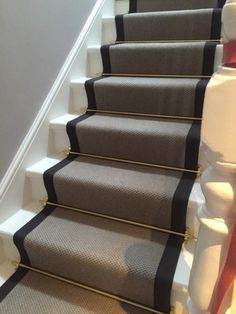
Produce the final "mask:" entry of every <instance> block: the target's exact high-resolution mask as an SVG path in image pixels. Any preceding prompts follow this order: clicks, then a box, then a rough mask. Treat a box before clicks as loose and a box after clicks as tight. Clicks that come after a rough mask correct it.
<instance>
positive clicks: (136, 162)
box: [63, 149, 201, 176]
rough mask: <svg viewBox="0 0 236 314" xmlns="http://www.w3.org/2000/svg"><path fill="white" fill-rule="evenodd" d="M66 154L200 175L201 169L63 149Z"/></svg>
mask: <svg viewBox="0 0 236 314" xmlns="http://www.w3.org/2000/svg"><path fill="white" fill-rule="evenodd" d="M63 152H64V153H65V154H66V155H69V154H71V155H78V156H82V157H88V158H94V159H101V160H109V161H116V162H122V163H126V164H133V165H138V166H146V167H152V168H157V169H164V170H172V171H179V172H188V173H193V174H196V175H197V176H200V175H201V170H200V168H199V170H191V169H185V168H177V167H171V166H163V165H156V164H149V163H145V162H140V161H133V160H127V159H119V158H113V157H105V156H99V155H92V154H85V153H78V152H73V151H71V150H69V149H68V150H64V151H63Z"/></svg>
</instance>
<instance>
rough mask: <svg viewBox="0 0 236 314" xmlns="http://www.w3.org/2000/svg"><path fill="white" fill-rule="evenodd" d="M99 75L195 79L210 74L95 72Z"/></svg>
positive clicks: (208, 76)
mask: <svg viewBox="0 0 236 314" xmlns="http://www.w3.org/2000/svg"><path fill="white" fill-rule="evenodd" d="M96 75H97V76H98V77H100V76H121V77H122V76H123V77H157V78H158V77H160V78H195V79H203V78H205V79H210V78H211V77H212V75H188V74H148V73H146V74H145V73H144V74H140V73H106V72H100V73H97V74H96Z"/></svg>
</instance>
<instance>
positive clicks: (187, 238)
mask: <svg viewBox="0 0 236 314" xmlns="http://www.w3.org/2000/svg"><path fill="white" fill-rule="evenodd" d="M191 240H193V241H195V242H196V241H197V238H196V237H195V236H194V235H193V234H191V233H190V230H189V228H186V231H185V236H184V241H185V242H188V241H191Z"/></svg>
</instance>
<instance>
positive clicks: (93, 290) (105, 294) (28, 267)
mask: <svg viewBox="0 0 236 314" xmlns="http://www.w3.org/2000/svg"><path fill="white" fill-rule="evenodd" d="M14 265H15V266H17V267H20V268H24V269H28V270H30V271H33V272H35V273H38V274H41V275H44V276H47V277H50V278H53V279H56V280H59V281H62V282H65V283H67V284H70V285H72V286H75V287H79V288H81V289H84V290H87V291H90V292H93V293H96V294H99V295H102V296H104V297H107V298H110V299H113V300H115V301H118V302H122V303H126V304H128V305H131V306H134V307H136V308H139V309H142V310H145V311H148V312H151V313H155V314H165V313H163V312H160V311H158V310H156V309H152V308H150V307H148V306H145V305H142V304H138V303H136V302H133V301H130V300H127V299H124V298H122V297H118V296H116V295H113V294H110V293H108V292H105V291H102V290H99V289H96V288H93V287H90V286H87V285H84V284H81V283H78V282H75V281H73V280H70V279H66V278H63V277H61V276H57V275H54V274H52V273H49V272H45V271H43V270H40V269H37V268H34V267H31V266H28V265H25V264H22V263H14ZM173 310H174V308H172V310H171V312H172V313H173Z"/></svg>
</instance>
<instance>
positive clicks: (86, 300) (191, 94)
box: [0, 0, 224, 314]
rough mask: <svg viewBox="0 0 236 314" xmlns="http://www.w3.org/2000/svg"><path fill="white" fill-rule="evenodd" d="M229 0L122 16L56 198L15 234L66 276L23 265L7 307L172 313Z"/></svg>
mask: <svg viewBox="0 0 236 314" xmlns="http://www.w3.org/2000/svg"><path fill="white" fill-rule="evenodd" d="M223 3H224V1H216V0H204V1H201V0H178V1H177V0H176V1H174V0H165V1H162V0H159V1H158V0H136V1H132V0H131V1H130V12H135V13H130V14H126V15H124V16H120V15H119V16H117V17H116V27H117V41H118V42H117V43H116V44H114V45H106V46H103V47H102V48H101V57H102V61H103V67H104V69H103V71H104V73H103V76H101V77H98V78H93V79H90V80H88V81H87V82H86V83H85V89H86V92H87V97H88V111H87V112H86V114H84V115H82V116H80V117H78V118H76V119H74V120H72V121H70V122H69V123H68V124H67V133H68V136H69V139H70V144H71V154H70V155H69V156H68V157H67V158H66V159H65V160H63V161H61V162H60V163H59V164H57V165H56V166H54V167H52V168H50V169H48V170H47V171H46V172H45V173H44V183H45V187H46V190H47V192H48V200H49V202H50V204H48V205H47V206H45V208H44V209H43V210H42V211H41V212H40V213H39V214H38V215H37V216H36V217H35V218H34V219H32V220H31V221H30V222H29V223H28V224H26V225H25V226H24V227H23V228H22V229H20V230H19V231H18V232H17V233H16V234H15V235H14V242H15V244H16V246H17V248H18V250H19V252H20V255H21V263H22V264H23V265H25V266H29V267H32V268H33V269H35V270H39V271H43V272H46V273H47V274H51V275H53V276H57V277H58V278H57V279H56V278H55V277H54V278H52V277H49V276H48V275H45V274H42V273H37V272H35V271H33V270H27V269H25V268H24V267H20V268H19V269H18V270H17V271H16V273H15V274H14V275H13V276H12V277H11V278H10V279H9V280H8V281H7V282H6V283H5V284H4V285H3V287H1V289H0V301H1V303H0V313H4V314H13V313H14V314H15V313H20V314H21V313H22V314H23V313H35V314H47V313H48V314H49V313H50V314H51V313H52V314H53V313H63V314H64V313H65V314H72V313H76V314H77V313H78V314H87V313H91V314H92V313H94V314H106V313H107V314H108V313H111V314H113V313H114V314H125V313H127V314H147V313H150V312H153V310H154V311H156V312H160V313H169V312H170V309H171V293H172V285H173V278H174V274H175V270H176V266H177V262H178V258H179V254H180V251H181V247H182V244H183V241H184V237H183V235H184V233H185V231H186V212H187V205H188V200H189V195H190V193H191V190H192V187H193V184H194V181H195V179H196V173H197V169H198V152H199V142H200V128H201V116H202V110H203V102H204V94H205V89H206V86H207V84H208V81H209V77H210V76H211V75H212V73H213V68H214V55H215V49H216V45H217V40H218V39H219V37H220V26H221V25H220V18H221V8H222V6H223ZM186 25H188V27H186ZM168 40H171V41H170V42H167V41H168ZM143 41H148V42H145V43H144V42H143ZM177 168H178V169H177ZM160 228H161V229H165V232H163V231H160ZM176 232H177V233H179V235H176ZM60 278H61V279H66V280H70V281H73V282H74V285H72V284H71V283H68V282H65V281H63V280H61V279H60ZM76 284H77V286H76ZM78 284H79V285H80V287H79V286H78ZM81 285H85V286H86V287H90V288H92V289H95V290H96V291H97V292H91V291H88V290H85V289H84V288H81ZM99 291H100V292H103V293H107V295H106V296H105V295H101V294H99V293H98V292H99ZM111 296H114V297H116V296H117V297H119V298H121V299H123V301H125V300H128V301H130V302H134V303H136V305H140V306H145V307H147V308H149V309H150V311H148V310H144V309H140V308H138V307H137V306H131V305H127V304H126V303H125V302H121V301H117V300H114V299H112V298H111ZM119 300H120V299H119ZM32 309H33V310H32Z"/></svg>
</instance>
